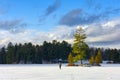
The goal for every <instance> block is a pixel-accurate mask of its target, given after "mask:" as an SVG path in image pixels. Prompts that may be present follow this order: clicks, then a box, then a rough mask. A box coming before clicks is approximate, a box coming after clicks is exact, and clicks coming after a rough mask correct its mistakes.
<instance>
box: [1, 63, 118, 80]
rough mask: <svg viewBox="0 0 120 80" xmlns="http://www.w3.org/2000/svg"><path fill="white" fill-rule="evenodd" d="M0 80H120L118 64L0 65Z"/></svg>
mask: <svg viewBox="0 0 120 80" xmlns="http://www.w3.org/2000/svg"><path fill="white" fill-rule="evenodd" d="M0 80H120V64H114V65H112V64H109V65H105V64H104V65H102V67H66V66H65V65H63V66H62V69H61V70H60V69H59V67H58V64H49V65H48V64H44V65H43V64H41V65H37V64H34V65H21V64H18V65H0Z"/></svg>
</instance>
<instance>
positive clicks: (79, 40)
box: [72, 28, 88, 65]
mask: <svg viewBox="0 0 120 80" xmlns="http://www.w3.org/2000/svg"><path fill="white" fill-rule="evenodd" d="M74 38H75V40H74V43H73V46H72V49H73V50H72V52H73V53H74V54H75V58H74V59H75V61H78V60H80V61H81V65H82V64H83V63H82V60H83V59H85V56H86V53H85V51H86V49H87V47H88V46H87V44H86V43H85V39H86V34H85V33H84V30H83V29H82V28H78V29H77V30H76V33H75V34H74Z"/></svg>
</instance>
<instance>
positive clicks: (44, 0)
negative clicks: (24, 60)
mask: <svg viewBox="0 0 120 80" xmlns="http://www.w3.org/2000/svg"><path fill="white" fill-rule="evenodd" d="M78 26H80V27H83V28H84V29H85V32H86V34H87V39H86V42H87V43H88V44H89V45H90V46H96V47H111V48H120V42H119V41H120V38H119V34H120V32H119V30H120V0H0V42H1V43H0V45H1V46H3V45H6V44H8V42H10V41H11V42H13V43H25V42H32V43H34V44H42V42H43V41H45V40H46V41H52V40H54V39H57V40H58V41H62V40H66V41H68V42H69V43H72V42H73V33H74V31H75V29H76V28H77V27H78Z"/></svg>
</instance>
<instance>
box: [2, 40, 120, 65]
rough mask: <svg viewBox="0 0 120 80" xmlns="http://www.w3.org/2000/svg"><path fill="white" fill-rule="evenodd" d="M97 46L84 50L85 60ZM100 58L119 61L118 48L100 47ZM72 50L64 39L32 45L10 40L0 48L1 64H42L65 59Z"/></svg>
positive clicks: (95, 52)
mask: <svg viewBox="0 0 120 80" xmlns="http://www.w3.org/2000/svg"><path fill="white" fill-rule="evenodd" d="M98 49H99V48H89V47H88V49H87V50H86V57H85V59H86V60H89V59H90V56H91V55H96V54H97V52H98ZM100 51H101V53H102V59H103V60H106V61H113V62H114V63H120V49H110V48H108V49H104V48H100ZM71 52H72V48H71V45H70V44H69V43H67V42H66V41H62V42H58V41H56V40H53V41H52V42H47V41H44V42H43V44H42V45H33V44H32V43H24V44H15V45H13V44H12V43H11V42H10V43H9V44H8V46H7V47H2V48H1V49H0V63H1V64H19V63H23V64H28V63H32V64H42V63H43V62H44V61H46V62H51V63H54V62H57V60H58V59H59V58H61V59H62V60H67V59H68V55H69V53H71Z"/></svg>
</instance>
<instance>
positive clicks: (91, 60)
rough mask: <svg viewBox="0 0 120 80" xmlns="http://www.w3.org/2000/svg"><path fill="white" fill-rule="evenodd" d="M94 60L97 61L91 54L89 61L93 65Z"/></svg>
mask: <svg viewBox="0 0 120 80" xmlns="http://www.w3.org/2000/svg"><path fill="white" fill-rule="evenodd" d="M94 62H95V59H94V56H91V58H90V60H89V63H90V64H91V65H93V64H94Z"/></svg>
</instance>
